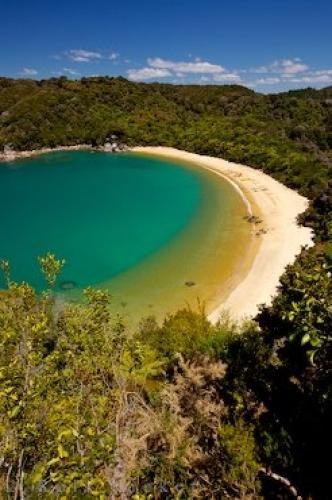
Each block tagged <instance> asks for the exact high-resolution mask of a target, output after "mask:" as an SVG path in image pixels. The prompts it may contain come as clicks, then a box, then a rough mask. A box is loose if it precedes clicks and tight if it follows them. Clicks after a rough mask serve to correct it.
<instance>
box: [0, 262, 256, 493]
mask: <svg viewBox="0 0 332 500" xmlns="http://www.w3.org/2000/svg"><path fill="white" fill-rule="evenodd" d="M40 260H41V264H42V266H44V269H45V274H46V276H47V278H48V280H47V281H48V284H49V286H51V285H53V284H54V280H55V277H56V275H57V273H58V271H59V270H60V269H61V267H62V264H63V263H62V261H59V260H57V259H56V258H55V257H54V255H52V254H48V255H47V256H46V257H45V258H43V259H40ZM7 268H8V266H7V265H6V264H5V265H4V269H5V270H6V269H7ZM85 296H86V298H87V303H86V304H66V303H61V304H60V303H58V301H57V298H56V295H50V294H42V295H41V296H38V295H37V294H36V292H35V291H34V289H33V288H32V287H30V286H29V285H27V284H25V283H23V284H15V283H9V288H8V290H6V291H4V292H3V293H2V294H1V296H0V488H2V493H3V494H4V495H7V496H9V497H16V498H18V497H20V498H23V497H27V498H35V497H42V498H54V497H55V498H58V497H59V498H95V497H97V498H107V497H109V496H110V495H113V496H114V497H117V496H120V497H121V496H122V498H129V497H130V496H131V495H134V494H136V495H145V494H152V495H154V497H156V498H159V497H163V495H164V493H165V491H168V492H169V493H170V494H171V495H173V496H174V495H176V494H177V493H176V492H178V494H179V495H180V496H181V495H182V496H185V497H187V496H188V495H189V496H190V495H192V494H202V495H203V496H207V497H211V496H213V495H215V494H218V492H219V491H225V493H227V492H231V493H232V492H233V493H234V492H235V493H236V494H239V495H240V494H246V493H248V494H249V493H252V492H254V491H258V490H257V488H258V487H259V483H258V482H257V472H258V468H259V466H258V462H257V460H256V450H255V442H254V440H253V432H252V429H251V428H250V427H248V426H246V425H245V423H244V422H242V421H240V420H235V422H229V421H228V416H227V411H226V410H225V405H224V402H223V400H222V399H221V393H220V389H219V386H220V384H222V379H223V377H224V374H225V370H226V367H225V366H224V365H223V364H222V363H220V362H218V361H216V360H214V359H212V358H199V359H196V360H195V361H192V362H189V361H188V362H187V361H185V360H184V359H183V358H182V356H181V354H180V353H181V352H183V354H185V355H186V356H187V357H188V358H190V357H192V358H196V357H197V356H198V357H199V354H198V352H197V350H198V349H199V348H200V347H199V346H202V349H203V351H204V342H203V337H204V335H205V333H207V334H208V335H209V336H212V337H213V336H214V334H215V335H216V336H218V335H220V331H219V330H218V329H216V332H214V328H213V327H212V326H211V325H210V324H209V323H208V322H207V320H206V319H205V317H204V315H203V314H194V313H191V312H190V311H183V312H181V313H179V314H178V315H176V316H175V317H174V318H172V317H169V318H167V320H166V321H165V323H164V325H163V326H162V327H158V326H157V325H156V324H155V323H153V322H152V321H151V320H149V322H147V323H146V325H147V324H148V323H149V324H150V326H151V325H153V328H154V333H153V336H152V337H151V338H150V339H149V341H148V340H147V337H148V332H151V331H152V330H151V328H149V329H146V330H145V331H144V329H143V330H142V329H141V331H140V332H138V333H137V334H134V335H129V334H127V333H126V331H125V329H124V326H123V324H122V322H121V321H114V319H113V318H112V316H111V314H110V310H109V307H108V305H109V300H110V297H109V294H108V292H107V291H104V290H95V289H92V288H89V289H87V290H86V291H85ZM190 328H192V329H193V340H192V341H190ZM157 331H159V336H160V334H161V333H163V335H164V336H165V338H167V342H168V344H169V348H168V350H165V349H162V348H161V345H160V344H159V343H158V334H157ZM143 332H144V333H143ZM176 332H177V335H176ZM182 333H184V335H183V337H181V334H182ZM144 338H146V339H145V340H144ZM167 353H169V354H170V358H166V357H165V356H166V355H167ZM175 353H177V354H176V355H175ZM166 368H167V370H168V371H167V372H166ZM235 451H236V453H237V455H236V457H235V456H231V455H232V454H233V452H235ZM202 470H203V471H204V473H203V475H202ZM181 492H182V493H181Z"/></svg>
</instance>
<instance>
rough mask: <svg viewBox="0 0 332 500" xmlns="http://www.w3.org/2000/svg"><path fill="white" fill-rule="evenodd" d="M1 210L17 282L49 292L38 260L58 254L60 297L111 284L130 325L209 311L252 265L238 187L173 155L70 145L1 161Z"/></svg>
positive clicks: (0, 240)
mask: <svg viewBox="0 0 332 500" xmlns="http://www.w3.org/2000/svg"><path fill="white" fill-rule="evenodd" d="M0 209H1V212H0V213H1V231H0V258H5V259H8V260H9V261H10V265H11V270H12V279H13V280H15V281H27V282H29V283H31V284H32V285H34V286H35V287H36V288H37V289H38V290H39V291H41V290H43V289H44V288H45V282H44V280H43V277H42V274H41V272H40V270H39V267H38V262H37V257H38V256H40V255H43V254H45V253H46V252H47V251H51V252H53V253H55V255H56V256H57V257H58V258H64V259H65V260H66V265H65V267H64V269H63V271H62V272H61V275H60V277H59V279H58V282H57V286H56V291H57V293H58V294H63V295H65V297H66V298H68V299H69V300H74V301H79V300H81V298H82V293H81V292H82V290H83V289H84V288H85V287H87V286H89V285H93V286H99V287H106V288H108V289H109V290H110V291H111V293H112V295H113V305H112V307H113V309H114V312H119V313H120V314H121V315H123V316H124V317H127V318H128V320H129V321H131V320H132V319H133V318H136V319H138V318H139V317H141V316H142V315H151V314H152V315H156V316H157V317H158V318H161V317H162V316H164V314H165V313H167V312H172V311H174V310H176V309H177V308H178V307H184V306H186V305H188V304H189V305H191V306H192V307H198V304H206V307H207V309H208V310H209V309H211V308H212V307H213V306H214V305H216V303H217V301H218V300H220V298H221V297H222V296H223V295H224V296H225V295H226V294H227V292H228V291H229V290H230V289H231V288H232V287H233V286H234V283H235V281H236V280H237V279H240V275H241V273H243V272H244V271H245V267H246V265H248V262H247V260H248V248H249V246H250V234H249V227H248V224H247V223H246V222H245V221H244V219H243V217H244V215H245V207H244V205H243V202H242V200H241V198H240V196H239V195H238V193H236V192H235V191H234V189H233V188H232V186H231V185H230V184H229V183H228V182H227V181H225V180H224V179H222V178H220V177H218V176H216V175H215V174H212V173H210V172H208V171H205V170H203V169H202V168H199V167H195V166H193V165H186V164H181V163H177V162H175V161H173V160H165V159H161V158H157V157H152V156H150V157H149V156H146V155H141V154H138V153H136V154H135V153H121V154H109V153H102V152H93V151H70V152H53V153H50V154H44V155H40V156H34V157H31V158H28V159H24V160H18V161H15V162H11V163H0ZM249 253H250V252H249ZM0 287H4V280H3V277H0ZM67 288H72V289H71V290H67Z"/></svg>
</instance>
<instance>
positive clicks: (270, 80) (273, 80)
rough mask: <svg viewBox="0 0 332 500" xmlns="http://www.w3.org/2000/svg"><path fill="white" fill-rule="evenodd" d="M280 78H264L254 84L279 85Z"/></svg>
mask: <svg viewBox="0 0 332 500" xmlns="http://www.w3.org/2000/svg"><path fill="white" fill-rule="evenodd" d="M280 81H281V80H280V78H278V77H273V76H267V77H264V78H258V80H256V81H255V82H253V83H254V84H256V85H276V84H277V83H280Z"/></svg>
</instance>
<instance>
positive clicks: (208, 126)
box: [0, 77, 332, 197]
mask: <svg viewBox="0 0 332 500" xmlns="http://www.w3.org/2000/svg"><path fill="white" fill-rule="evenodd" d="M331 94H332V91H331V88H327V89H323V90H319V91H315V90H313V89H311V90H303V91H298V92H288V93H282V94H278V95H267V96H266V95H261V94H256V93H255V92H253V91H252V90H249V89H246V88H244V87H241V86H237V85H226V86H213V85H209V86H199V85H168V84H158V83H153V84H148V85H147V84H144V83H134V82H129V81H127V80H125V79H124V78H108V77H92V78H82V79H81V80H77V81H72V80H67V79H66V78H64V77H62V78H51V79H49V80H41V81H31V80H11V79H6V78H2V79H1V80H0V148H1V147H4V146H5V145H6V144H10V145H11V146H12V147H14V148H15V149H36V148H41V147H43V146H48V147H54V146H57V145H64V146H65V145H75V144H80V143H88V144H92V145H94V146H98V145H101V144H104V142H105V140H106V138H107V137H109V136H110V135H112V134H113V133H115V134H116V135H117V136H118V137H119V139H120V140H122V141H124V142H126V143H127V144H129V145H137V144H142V145H165V146H174V147H178V148H182V149H186V150H188V151H194V152H196V153H202V154H209V155H213V156H221V157H223V158H226V159H228V160H232V161H237V162H240V163H245V164H247V165H251V166H253V167H257V168H262V169H263V170H265V171H266V172H267V173H269V174H271V175H273V176H275V177H276V178H277V179H278V180H280V181H281V182H284V183H286V184H287V185H288V186H290V187H295V188H297V189H299V190H300V191H301V192H303V193H305V194H307V195H310V196H312V197H313V196H314V195H317V194H318V192H319V191H320V190H322V189H324V187H326V185H327V181H328V179H329V176H330V174H331V161H332V160H331V145H332V135H331V123H332V119H331V111H332V107H331V105H330V104H329V101H330V99H331Z"/></svg>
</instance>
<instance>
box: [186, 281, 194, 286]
mask: <svg viewBox="0 0 332 500" xmlns="http://www.w3.org/2000/svg"><path fill="white" fill-rule="evenodd" d="M185 285H186V286H189V287H190V286H195V285H196V283H195V281H191V280H189V281H186V282H185Z"/></svg>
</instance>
